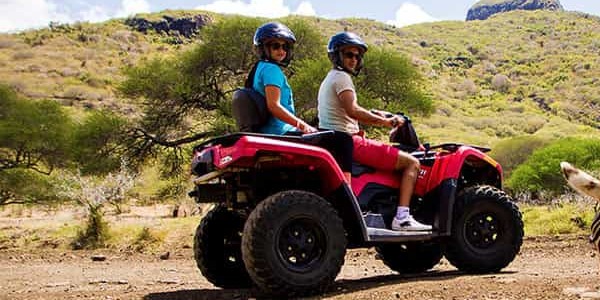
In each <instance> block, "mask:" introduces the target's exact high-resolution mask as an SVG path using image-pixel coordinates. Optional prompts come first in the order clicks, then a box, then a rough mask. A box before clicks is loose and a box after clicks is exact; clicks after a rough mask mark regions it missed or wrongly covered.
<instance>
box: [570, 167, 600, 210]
mask: <svg viewBox="0 0 600 300" xmlns="http://www.w3.org/2000/svg"><path fill="white" fill-rule="evenodd" d="M560 168H561V170H562V172H563V175H564V176H565V178H566V179H567V182H568V183H569V185H570V186H571V187H572V188H573V189H575V190H576V191H578V192H579V193H581V194H583V195H588V196H590V197H592V198H594V199H596V200H598V201H600V180H598V179H596V178H594V177H592V176H591V175H590V174H588V173H585V172H583V171H581V170H579V169H577V168H575V167H573V166H572V165H571V164H569V163H568V162H564V161H563V162H561V163H560Z"/></svg>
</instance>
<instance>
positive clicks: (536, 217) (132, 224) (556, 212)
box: [0, 203, 594, 254]
mask: <svg viewBox="0 0 600 300" xmlns="http://www.w3.org/2000/svg"><path fill="white" fill-rule="evenodd" d="M519 207H520V210H521V212H522V213H523V221H524V223H525V236H544V235H552V236H553V235H561V234H579V235H587V234H589V226H590V223H591V221H592V219H593V216H594V211H593V208H591V206H589V205H587V204H585V203H563V204H554V205H543V206H540V205H531V204H519ZM29 218H32V217H29V216H25V217H24V218H18V219H22V220H25V221H26V220H28V219H29ZM33 218H34V219H33V221H29V222H19V223H18V224H21V225H18V226H6V225H4V226H2V230H1V231H0V249H2V248H3V249H20V250H23V251H36V250H38V249H46V248H48V247H50V248H55V249H63V250H68V249H71V244H72V242H73V240H75V239H76V238H77V234H78V232H79V231H81V230H82V228H83V226H84V224H83V223H79V222H81V221H79V222H77V221H76V220H75V219H77V220H83V219H84V218H81V217H77V215H74V217H73V219H65V218H52V217H49V218H47V219H44V220H40V219H35V217H33ZM6 220H7V219H4V221H2V220H1V219H0V225H2V224H3V223H5V222H6ZM106 220H107V221H108V223H109V236H110V237H109V239H108V240H107V241H106V248H109V249H115V250H119V251H132V252H142V253H152V254H155V253H160V252H164V251H169V250H172V249H181V248H189V247H191V246H192V245H193V236H194V233H195V231H196V227H197V226H198V224H199V223H200V220H201V216H192V217H184V218H167V217H164V216H155V217H148V216H143V217H131V216H127V217H126V216H108V217H107V218H106Z"/></svg>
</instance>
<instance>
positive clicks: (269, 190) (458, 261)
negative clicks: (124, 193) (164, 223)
mask: <svg viewBox="0 0 600 300" xmlns="http://www.w3.org/2000/svg"><path fill="white" fill-rule="evenodd" d="M331 133H332V132H319V133H315V134H309V135H303V136H273V135H264V134H253V133H237V134H231V135H226V136H222V137H218V138H215V139H212V140H209V141H207V142H205V143H203V144H201V145H198V146H196V147H195V148H194V157H193V162H192V173H193V174H194V175H195V176H196V178H195V179H194V183H195V189H194V191H192V192H190V195H191V196H193V197H195V200H196V201H197V202H198V203H216V206H215V207H214V209H212V210H211V211H210V212H209V213H208V214H207V215H206V216H205V217H204V218H203V220H202V222H201V224H200V225H199V226H198V229H197V231H196V235H195V242H194V253H195V259H196V262H197V265H198V267H199V268H200V271H201V272H202V274H203V275H204V276H205V277H206V278H207V279H208V280H209V281H210V282H212V283H213V284H214V285H216V286H219V287H223V288H242V287H249V286H251V285H252V284H255V285H257V286H258V287H259V288H260V289H261V290H263V291H265V292H267V293H269V294H275V295H285V296H289V295H304V294H314V293H320V292H323V291H324V290H325V289H326V288H327V286H328V285H329V284H331V283H332V282H333V281H334V279H335V277H336V276H337V274H338V273H339V271H340V268H341V266H342V264H343V263H344V255H345V253H346V249H348V248H357V247H373V246H374V247H376V250H377V253H378V254H379V256H380V257H381V258H382V259H383V262H384V263H385V264H386V265H387V266H388V267H390V268H391V269H392V270H395V271H397V272H400V273H416V272H423V271H426V270H428V269H431V268H432V267H434V266H435V265H436V264H438V263H439V261H440V260H441V258H442V256H445V257H446V258H447V259H448V261H449V262H450V263H451V264H452V265H454V266H456V267H457V268H458V269H459V270H462V271H465V272H472V273H488V272H498V271H499V270H501V269H502V268H504V267H506V266H507V265H508V264H509V263H510V262H511V261H512V260H513V259H514V258H515V256H516V255H517V253H518V252H519V249H520V247H521V244H522V240H523V221H522V218H521V213H520V212H519V210H518V208H517V207H516V205H515V204H513V202H512V199H511V198H510V196H508V195H507V194H506V193H505V192H503V191H502V168H501V167H500V165H499V164H498V163H497V162H496V161H494V160H493V159H492V158H490V157H489V156H487V155H486V154H485V152H487V151H489V149H486V148H481V147H474V146H466V145H461V144H442V145H438V146H433V147H430V148H428V149H427V150H426V151H419V152H413V153H412V154H413V155H414V156H415V157H417V158H418V159H419V160H420V162H421V170H420V173H419V176H418V181H417V185H416V189H415V192H414V195H413V200H412V202H411V212H412V213H413V215H414V216H415V218H416V219H417V220H419V221H420V222H422V223H425V224H433V231H431V232H398V231H392V230H389V228H391V227H390V225H391V220H392V218H393V215H394V213H395V209H396V205H397V202H398V201H397V195H398V187H399V182H398V177H399V176H398V175H397V174H395V173H393V172H381V171H378V170H375V169H372V168H369V167H365V166H359V165H356V166H354V167H353V170H352V176H353V178H352V186H348V185H347V184H346V183H345V181H344V176H343V173H342V171H341V170H340V168H339V166H338V164H337V163H336V161H335V159H334V158H333V157H332V155H331V154H330V153H329V152H328V151H327V150H325V149H323V148H322V147H319V144H320V143H321V142H322V140H323V139H324V138H327V137H328V136H329V135H330V134H331Z"/></svg>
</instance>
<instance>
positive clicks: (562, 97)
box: [0, 11, 600, 145]
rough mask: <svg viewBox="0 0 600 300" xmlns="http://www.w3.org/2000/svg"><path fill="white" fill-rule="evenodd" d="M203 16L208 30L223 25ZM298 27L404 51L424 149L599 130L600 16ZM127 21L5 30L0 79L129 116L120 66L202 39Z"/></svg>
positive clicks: (317, 21)
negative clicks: (430, 107)
mask: <svg viewBox="0 0 600 300" xmlns="http://www.w3.org/2000/svg"><path fill="white" fill-rule="evenodd" d="M196 13H204V12H198V11H167V12H162V13H158V14H150V15H145V16H144V17H146V18H149V19H152V18H161V17H162V15H164V14H168V15H171V16H185V15H192V14H196ZM204 14H209V13H204ZM210 16H211V17H212V19H213V20H214V22H220V21H222V20H224V19H226V18H227V16H222V15H217V14H212V13H210ZM303 18H304V17H303ZM305 19H306V20H307V21H309V22H311V23H313V24H314V25H315V26H318V27H319V28H320V32H322V34H323V40H324V41H326V38H327V37H328V36H330V35H331V34H333V33H335V32H338V31H341V30H344V29H348V30H352V31H356V32H358V33H359V34H360V35H362V36H363V37H364V38H365V39H366V40H367V42H368V43H371V44H376V45H381V46H384V47H387V48H389V49H390V51H399V52H401V53H404V54H406V55H407V56H409V57H410V58H411V59H412V61H413V62H414V63H415V64H416V65H418V66H419V68H420V70H421V71H422V73H423V74H424V75H425V76H426V78H427V80H428V82H429V84H430V87H431V93H432V95H433V98H434V99H436V100H435V106H436V112H435V113H434V114H433V115H432V116H430V117H428V118H422V117H419V116H413V118H414V119H415V124H416V125H417V129H418V130H419V132H420V133H421V135H422V136H423V137H424V140H425V141H428V142H433V143H437V142H444V141H461V142H469V143H477V144H482V145H493V144H494V143H495V142H497V141H499V140H501V139H504V138H507V137H511V136H517V135H524V134H531V135H536V136H541V137H564V136H572V135H579V136H593V135H597V134H598V133H599V130H598V128H600V109H599V106H600V84H599V82H598V80H600V79H598V78H600V57H599V56H598V52H599V51H600V19H598V18H596V17H590V16H588V15H584V14H578V13H570V12H548V11H515V12H510V13H504V14H498V15H495V16H494V17H492V18H490V19H488V20H485V21H472V22H462V21H445V22H436V23H426V24H419V25H414V26H410V27H406V28H395V27H392V26H389V25H385V24H383V23H379V22H375V21H371V20H364V19H343V20H328V19H322V18H308V17H307V18H305ZM124 21H125V20H122V19H121V20H111V21H108V22H105V23H101V24H87V23H83V24H75V25H69V26H64V25H54V26H52V27H49V28H46V29H41V30H35V31H27V32H23V33H18V34H2V35H0V81H1V82H6V83H8V84H10V85H11V86H13V87H14V88H16V89H17V90H18V91H19V92H21V93H23V94H24V95H26V96H29V97H32V98H51V99H57V101H61V103H63V104H64V105H68V106H75V107H84V108H92V109H95V108H101V107H107V108H110V109H113V110H117V111H121V112H124V113H129V112H132V111H134V110H135V107H134V106H133V105H132V103H130V102H129V101H128V100H127V99H120V97H119V95H117V94H116V93H115V90H114V86H115V85H116V84H117V83H118V82H119V81H120V80H122V75H121V67H123V66H125V65H131V64H136V63H137V62H139V61H140V60H143V59H146V58H148V57H151V56H154V55H176V54H177V53H178V52H179V51H184V50H185V49H188V48H189V47H193V45H194V44H195V43H199V42H201V41H200V40H197V39H183V42H184V43H174V42H173V36H171V35H168V34H159V33H155V32H153V31H150V32H148V33H146V34H144V33H141V32H137V31H134V30H133V29H132V28H131V27H129V26H127V25H125V23H124ZM250 42H251V41H248V43H250ZM399 101H401V99H399ZM409 113H410V112H409Z"/></svg>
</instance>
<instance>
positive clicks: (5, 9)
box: [0, 0, 600, 32]
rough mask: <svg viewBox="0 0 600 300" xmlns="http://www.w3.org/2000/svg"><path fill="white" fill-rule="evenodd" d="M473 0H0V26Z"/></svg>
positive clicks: (575, 2) (462, 10) (392, 16)
mask: <svg viewBox="0 0 600 300" xmlns="http://www.w3.org/2000/svg"><path fill="white" fill-rule="evenodd" d="M476 2H478V0H411V1H404V0H396V1H393V0H346V1H331V0H169V1H164V0H163V1H159V0H87V1H84V0H0V32H16V31H19V30H24V29H29V28H39V27H43V26H47V25H48V23H49V22H51V21H56V22H61V23H72V22H76V21H88V22H102V21H105V20H108V19H111V18H122V17H127V16H130V15H133V14H136V13H145V12H159V11H161V10H165V9H201V10H209V11H214V12H219V13H230V14H241V15H247V16H260V17H266V18H279V17H283V16H287V15H290V14H296V15H306V16H319V17H323V18H328V19H338V18H349V17H358V18H368V19H372V20H377V21H380V22H384V23H388V24H393V25H395V26H397V27H403V26H407V25H411V24H417V23H422V22H435V21H441V20H464V19H465V17H466V15H467V11H468V10H469V8H470V7H471V6H472V5H473V4H475V3H476ZM560 2H561V4H562V5H563V7H564V8H565V9H566V10H575V11H581V12H586V13H590V14H594V15H598V16H600V1H598V0H562V1H560Z"/></svg>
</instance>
